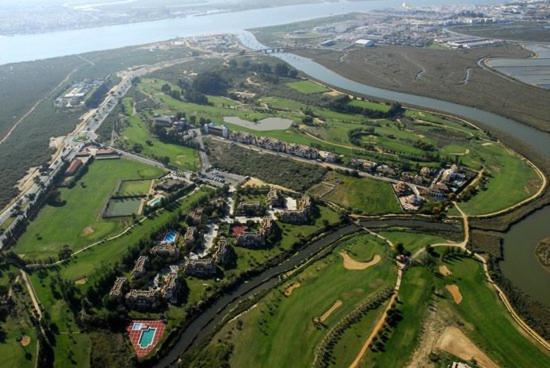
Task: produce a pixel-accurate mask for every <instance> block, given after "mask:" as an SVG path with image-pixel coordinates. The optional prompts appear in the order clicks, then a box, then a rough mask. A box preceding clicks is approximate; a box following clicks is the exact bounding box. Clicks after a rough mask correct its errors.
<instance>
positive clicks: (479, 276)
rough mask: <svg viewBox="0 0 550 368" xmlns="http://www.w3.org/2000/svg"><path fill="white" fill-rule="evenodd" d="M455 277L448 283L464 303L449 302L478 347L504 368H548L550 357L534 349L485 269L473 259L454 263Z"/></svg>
mask: <svg viewBox="0 0 550 368" xmlns="http://www.w3.org/2000/svg"><path fill="white" fill-rule="evenodd" d="M447 267H448V268H449V269H450V270H451V272H452V273H453V274H452V276H451V277H448V280H445V283H447V284H449V283H455V284H457V285H458V287H459V288H460V293H461V294H462V297H463V299H462V302H461V303H460V304H455V303H454V302H452V300H449V301H448V305H449V306H450V308H451V309H453V310H455V311H456V312H457V313H458V315H459V316H460V319H461V320H462V321H464V322H465V326H464V327H463V328H462V330H463V332H464V333H466V335H468V336H469V337H470V338H471V339H472V340H473V341H474V343H476V344H477V346H478V347H479V348H480V349H481V350H482V351H483V352H485V353H486V354H487V355H488V356H489V357H490V358H491V359H493V361H495V363H497V364H498V365H500V366H502V367H548V366H550V354H549V353H548V352H543V351H542V348H538V347H537V346H535V344H534V343H533V342H531V341H530V340H528V339H527V338H526V337H525V335H523V333H521V332H520V331H519V330H518V328H519V327H517V325H516V323H515V322H514V321H513V320H512V317H510V314H509V312H508V311H507V310H506V308H505V307H504V305H503V304H502V302H501V301H500V299H499V298H498V296H497V295H496V292H495V291H494V289H493V288H492V287H491V286H490V285H489V284H488V283H487V281H486V278H485V275H484V274H483V269H482V266H481V264H480V263H479V262H476V261H474V260H472V259H464V260H459V261H452V262H450V263H449V264H447Z"/></svg>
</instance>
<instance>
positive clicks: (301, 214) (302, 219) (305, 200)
mask: <svg viewBox="0 0 550 368" xmlns="http://www.w3.org/2000/svg"><path fill="white" fill-rule="evenodd" d="M313 207H314V204H313V201H312V200H311V197H310V196H308V195H305V196H303V197H302V198H300V199H298V202H297V206H296V209H295V210H285V211H283V212H281V213H280V215H279V216H280V220H281V221H282V222H286V223H289V224H304V223H306V222H308V221H309V218H310V216H311V214H312V212H313Z"/></svg>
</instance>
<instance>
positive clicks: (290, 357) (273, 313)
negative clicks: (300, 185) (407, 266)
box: [231, 234, 396, 367]
mask: <svg viewBox="0 0 550 368" xmlns="http://www.w3.org/2000/svg"><path fill="white" fill-rule="evenodd" d="M342 250H345V251H347V252H348V254H349V255H350V256H351V257H353V259H355V260H357V261H368V260H370V259H372V258H373V256H374V255H377V254H378V255H381V256H382V261H380V263H378V264H376V265H375V266H373V267H371V268H368V269H366V270H347V269H345V268H344V266H343V261H342V257H341V256H340V254H339V252H340V251H342ZM386 255H387V247H386V245H385V244H384V243H383V242H381V241H379V240H377V239H376V238H375V237H373V236H370V235H366V234H360V235H357V236H354V237H352V238H349V239H347V240H342V242H341V244H340V245H339V246H338V247H337V248H336V249H335V250H334V251H333V252H332V253H331V254H330V255H329V256H327V257H325V258H323V259H322V260H319V261H317V262H315V263H313V264H311V265H310V266H309V267H308V268H306V269H305V270H304V271H303V272H301V273H299V274H298V275H296V276H295V277H293V278H291V279H290V280H288V281H287V282H285V283H284V284H283V285H282V286H281V287H279V288H277V289H275V290H274V291H272V292H270V293H269V294H268V295H267V296H266V297H264V298H263V299H262V300H261V301H260V302H259V303H258V305H257V306H256V307H255V308H254V309H252V310H250V311H249V312H248V313H247V314H245V315H243V316H242V317H241V318H240V320H242V322H243V326H244V328H243V329H241V330H236V331H234V332H233V334H234V337H233V338H232V343H233V344H234V346H235V350H234V352H233V355H232V357H231V365H232V366H235V367H291V366H292V367H306V366H310V365H311V363H312V361H313V353H314V350H315V348H316V346H317V344H318V343H319V342H320V340H321V339H322V337H323V336H324V335H325V334H326V333H327V331H328V329H329V328H330V327H332V326H334V325H335V324H336V323H337V322H338V321H340V320H341V319H342V318H343V317H345V316H346V315H347V314H348V313H350V312H351V311H352V310H353V309H354V308H355V307H357V306H358V305H359V304H360V303H361V302H364V301H365V299H366V298H368V297H369V295H372V294H373V293H375V292H376V291H380V290H382V289H384V288H386V287H391V286H393V284H394V282H395V281H394V280H395V275H396V272H395V268H394V267H393V265H392V263H391V261H390V259H389V258H387V256H386ZM294 282H299V283H300V286H299V287H298V288H296V289H294V290H293V292H292V294H291V295H290V296H288V297H286V296H284V295H283V293H282V292H283V291H284V290H285V289H286V287H288V286H289V285H290V284H292V283H294ZM338 300H340V301H341V302H342V305H341V306H340V307H338V308H337V309H335V310H334V311H333V312H332V313H331V314H330V315H329V316H328V317H327V318H326V319H325V321H324V322H323V324H324V325H325V326H326V327H316V326H315V324H314V323H313V319H314V318H318V317H320V316H321V315H323V313H325V312H326V311H327V310H328V309H329V308H330V307H331V306H333V305H334V303H335V302H336V301H338ZM360 332H361V337H366V336H367V335H368V333H369V332H370V331H366V330H363V331H360ZM289 342H291V343H289Z"/></svg>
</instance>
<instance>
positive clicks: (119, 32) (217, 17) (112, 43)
mask: <svg viewBox="0 0 550 368" xmlns="http://www.w3.org/2000/svg"><path fill="white" fill-rule="evenodd" d="M502 2H503V1H502V0H462V1H461V0H411V1H407V5H409V6H438V5H464V4H491V3H502ZM401 4H402V0H372V1H349V2H347V1H340V2H326V3H320V4H304V5H293V6H284V7H274V8H263V9H255V10H247V11H240V12H231V13H218V14H208V15H202V16H188V17H184V18H170V19H163V20H159V21H151V22H141V23H132V24H122V25H115V26H105V27H97V28H87V29H77V30H70V31H60V32H50V33H40V34H30V35H16V36H0V65H2V64H7V63H14V62H21V61H30V60H39V59H46V58H52V57H58V56H66V55H74V54H81V53H85V52H90V51H99V50H109V49H115V48H120V47H125V46H133V45H142V44H145V43H151V42H158V41H165V40H169V39H172V38H177V37H189V36H198V35H207V34H220V33H237V32H240V31H243V30H245V29H251V28H258V27H267V26H272V25H279V24H285V23H292V22H296V21H301V20H307V19H313V18H319V17H326V16H330V15H336V14H344V13H349V12H364V11H368V10H373V9H385V8H398V7H400V6H401Z"/></svg>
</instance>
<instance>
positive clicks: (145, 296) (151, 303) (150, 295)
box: [126, 289, 160, 310]
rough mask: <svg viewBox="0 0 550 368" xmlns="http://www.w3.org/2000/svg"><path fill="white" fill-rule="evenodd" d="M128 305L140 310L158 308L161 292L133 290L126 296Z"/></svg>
mask: <svg viewBox="0 0 550 368" xmlns="http://www.w3.org/2000/svg"><path fill="white" fill-rule="evenodd" d="M126 304H127V305H128V306H129V307H131V308H135V309H139V310H147V309H151V308H156V307H158V306H159V305H160V292H159V291H158V290H155V289H148V290H136V289H132V290H130V291H129V292H128V293H127V294H126Z"/></svg>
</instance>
